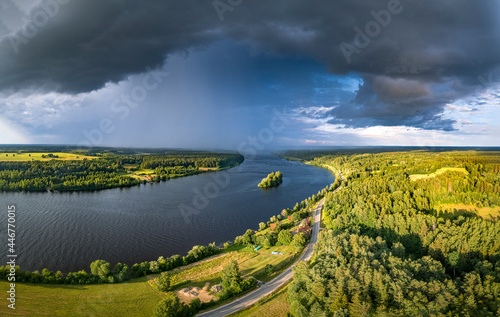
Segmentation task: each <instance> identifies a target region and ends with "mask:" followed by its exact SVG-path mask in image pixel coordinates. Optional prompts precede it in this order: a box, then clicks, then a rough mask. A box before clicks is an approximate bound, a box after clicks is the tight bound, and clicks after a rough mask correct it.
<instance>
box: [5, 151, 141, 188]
mask: <svg viewBox="0 0 500 317" xmlns="http://www.w3.org/2000/svg"><path fill="white" fill-rule="evenodd" d="M121 171H123V167H122V165H120V164H119V163H118V162H117V161H116V160H113V159H94V160H86V159H84V160H74V161H73V160H51V161H25V162H0V190H10V191H12V190H25V191H45V190H94V189H104V188H113V187H123V186H132V185H136V184H139V183H140V181H139V180H136V179H133V178H131V177H129V176H126V175H120V174H119V173H120V172H121Z"/></svg>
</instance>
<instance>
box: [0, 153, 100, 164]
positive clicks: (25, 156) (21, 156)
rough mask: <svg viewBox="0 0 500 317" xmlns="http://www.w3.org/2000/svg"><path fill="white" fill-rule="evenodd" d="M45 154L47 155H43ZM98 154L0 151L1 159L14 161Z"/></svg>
mask: <svg viewBox="0 0 500 317" xmlns="http://www.w3.org/2000/svg"><path fill="white" fill-rule="evenodd" d="M48 154H53V155H57V156H58V157H48ZM42 155H45V156H46V157H45V158H44V157H42ZM96 158H98V157H96V156H87V155H81V154H72V153H61V152H50V153H6V152H0V161H4V162H14V161H32V160H35V161H50V160H83V159H89V160H91V159H96Z"/></svg>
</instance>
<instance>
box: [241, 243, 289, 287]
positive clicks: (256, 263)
mask: <svg viewBox="0 0 500 317" xmlns="http://www.w3.org/2000/svg"><path fill="white" fill-rule="evenodd" d="M272 251H278V252H282V253H284V255H279V254H271V252H272ZM297 251H298V250H297V248H296V247H289V246H280V247H271V248H269V249H260V250H259V251H256V253H257V254H258V256H255V257H253V258H250V259H248V260H246V261H244V262H242V263H241V264H240V272H241V274H242V275H243V276H253V277H255V278H256V279H258V280H259V281H264V282H267V281H270V280H272V279H273V278H274V277H276V276H277V275H278V272H280V271H282V270H283V269H284V268H285V267H286V266H288V265H289V264H291V263H292V262H293V261H294V259H295V255H297ZM267 264H271V265H272V266H273V267H275V270H276V273H274V274H272V275H271V276H269V275H267V274H266V273H265V269H264V268H265V266H266V265H267Z"/></svg>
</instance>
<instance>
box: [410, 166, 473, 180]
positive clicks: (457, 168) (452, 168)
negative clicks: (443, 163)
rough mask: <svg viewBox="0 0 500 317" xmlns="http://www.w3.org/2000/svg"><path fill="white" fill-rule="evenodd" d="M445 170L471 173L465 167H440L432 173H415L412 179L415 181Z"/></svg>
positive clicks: (411, 176)
mask: <svg viewBox="0 0 500 317" xmlns="http://www.w3.org/2000/svg"><path fill="white" fill-rule="evenodd" d="M445 172H461V173H464V174H465V175H469V172H467V170H466V169H465V168H463V167H443V168H440V169H438V170H437V171H435V172H434V173H432V174H413V175H410V176H409V177H410V180H411V181H415V180H417V179H422V178H428V177H435V176H436V175H439V174H443V173H445Z"/></svg>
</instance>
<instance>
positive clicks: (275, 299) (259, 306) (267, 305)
mask: <svg viewBox="0 0 500 317" xmlns="http://www.w3.org/2000/svg"><path fill="white" fill-rule="evenodd" d="M287 292H288V287H284V288H282V289H281V290H279V291H278V292H277V293H275V294H273V295H271V296H270V297H269V298H267V299H266V300H265V302H264V303H262V301H263V300H259V301H258V302H257V303H256V304H255V305H253V306H251V307H250V308H248V309H246V310H243V311H239V312H236V313H234V314H231V315H229V316H231V317H261V316H266V317H285V316H286V315H287V313H288V312H290V304H289V303H288V298H287Z"/></svg>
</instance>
